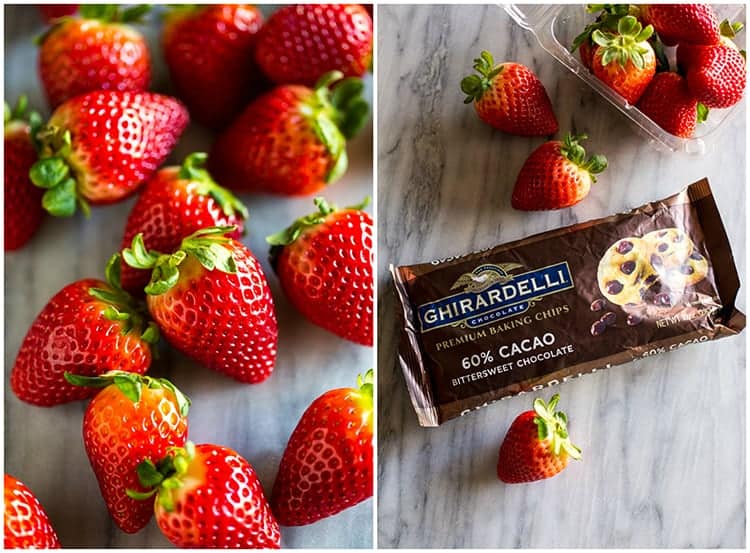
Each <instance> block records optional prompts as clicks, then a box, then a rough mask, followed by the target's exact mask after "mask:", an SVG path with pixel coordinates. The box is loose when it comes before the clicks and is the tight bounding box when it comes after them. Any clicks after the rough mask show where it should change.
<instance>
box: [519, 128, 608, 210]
mask: <svg viewBox="0 0 750 553" xmlns="http://www.w3.org/2000/svg"><path fill="white" fill-rule="evenodd" d="M586 138H587V137H586V135H585V134H580V135H577V136H576V135H573V134H568V135H567V136H566V137H565V140H563V141H562V142H560V141H559V140H551V141H549V142H545V143H544V144H542V145H541V146H539V147H538V148H537V149H536V150H534V151H533V152H532V153H531V155H530V156H529V158H528V159H527V160H526V161H525V162H524V164H523V167H521V172H520V173H518V178H517V179H516V185H515V187H514V188H513V197H512V198H511V205H512V206H513V207H514V208H515V209H520V210H523V211H534V210H540V209H560V208H563V207H569V206H571V205H574V204H577V203H578V202H580V201H581V200H582V199H583V198H585V197H586V196H587V195H588V193H589V190H590V189H591V183H592V182H596V177H595V176H594V175H596V174H598V173H601V172H602V171H604V169H606V168H607V158H606V157H604V156H603V155H595V156H592V157H590V158H589V159H588V160H587V159H586V150H584V148H583V146H581V145H580V144H579V143H580V142H581V141H583V140H585V139H586Z"/></svg>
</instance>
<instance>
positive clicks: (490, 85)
mask: <svg viewBox="0 0 750 553" xmlns="http://www.w3.org/2000/svg"><path fill="white" fill-rule="evenodd" d="M474 70H475V71H476V72H477V73H479V74H478V75H469V76H468V77H465V78H464V79H463V80H462V81H461V91H462V92H463V93H464V94H466V99H465V100H464V104H470V103H472V102H473V103H474V109H476V112H477V115H479V118H480V119H481V120H482V121H484V122H485V123H487V124H489V125H491V126H493V127H495V128H496V129H499V130H501V131H503V132H506V133H508V134H515V135H519V136H545V135H548V134H555V133H556V132H557V131H558V129H559V126H558V124H557V119H556V118H555V113H554V111H552V103H551V102H550V100H549V96H547V91H546V90H545V89H544V85H543V84H542V82H541V81H540V80H539V79H538V78H537V76H536V75H534V73H533V72H532V71H531V69H529V68H528V67H525V66H523V65H521V64H520V63H513V62H505V63H501V64H499V65H495V62H494V59H493V58H492V54H490V53H489V52H487V51H486V50H484V51H482V53H481V55H480V56H479V57H478V58H476V59H475V60H474Z"/></svg>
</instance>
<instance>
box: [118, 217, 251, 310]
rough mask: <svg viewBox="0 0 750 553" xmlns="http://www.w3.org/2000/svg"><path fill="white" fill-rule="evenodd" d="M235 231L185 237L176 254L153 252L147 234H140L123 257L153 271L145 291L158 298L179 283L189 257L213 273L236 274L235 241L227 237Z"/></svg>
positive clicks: (207, 230) (211, 229)
mask: <svg viewBox="0 0 750 553" xmlns="http://www.w3.org/2000/svg"><path fill="white" fill-rule="evenodd" d="M234 230H236V227H235V226H227V227H209V228H205V229H201V230H199V231H197V232H194V233H193V234H191V235H190V236H188V237H187V238H185V239H184V240H183V241H182V244H181V245H180V249H179V250H177V251H176V252H174V253H172V254H162V253H159V252H155V251H149V250H148V249H147V248H146V245H145V244H144V242H143V234H142V233H139V234H137V235H136V236H135V237H134V238H133V242H132V244H131V247H130V248H125V249H124V250H123V251H122V258H123V259H124V260H125V263H127V264H128V265H130V266H131V267H133V268H135V269H152V273H151V281H150V282H149V283H148V285H147V286H146V287H145V288H144V291H145V292H146V293H147V294H149V295H152V296H158V295H160V294H163V293H165V292H167V291H169V290H170V289H172V288H173V287H174V286H175V285H176V284H177V282H178V281H179V279H180V265H181V264H182V262H183V261H185V259H187V257H188V255H190V256H192V257H193V258H195V259H196V260H197V261H198V262H199V263H200V264H201V265H202V266H203V267H204V268H205V269H207V270H209V271H213V270H219V271H222V272H224V273H236V272H237V265H236V263H235V261H234V257H233V255H232V248H231V242H232V239H231V238H227V237H226V236H225V235H226V234H227V233H230V232H233V231H234Z"/></svg>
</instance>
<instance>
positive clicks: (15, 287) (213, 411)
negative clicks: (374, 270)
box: [4, 6, 373, 548]
mask: <svg viewBox="0 0 750 553" xmlns="http://www.w3.org/2000/svg"><path fill="white" fill-rule="evenodd" d="M264 11H266V12H268V11H269V8H268V7H264ZM156 28H157V27H156V25H155V24H154V25H152V26H151V27H150V28H149V29H148V31H147V32H148V35H149V43H150V46H151V51H152V55H153V57H154V61H155V65H156V71H155V72H156V78H155V82H154V86H153V88H154V89H155V90H157V91H164V90H167V83H166V79H165V73H164V67H163V61H162V58H161V52H160V48H159V46H158V39H157V30H156ZM5 30H6V38H5V49H6V50H5V63H6V65H5V94H6V97H8V98H10V99H11V100H12V101H15V99H16V97H17V96H18V94H20V93H21V92H22V91H25V92H27V93H28V94H29V96H30V101H31V105H32V106H36V107H43V106H44V102H43V96H42V91H41V88H40V83H39V80H38V77H37V73H36V51H35V47H34V45H33V43H32V37H34V36H36V35H37V34H39V33H40V32H41V31H42V26H41V22H40V20H39V19H38V16H37V13H36V8H35V7H34V6H26V7H6V8H5ZM368 82H369V78H368ZM210 143H211V135H210V133H208V132H207V131H205V130H203V129H200V128H191V129H189V131H188V132H187V133H186V135H185V136H184V137H183V138H182V140H181V141H180V143H179V145H178V146H177V148H176V150H175V152H173V154H172V156H171V158H170V162H178V161H181V160H182V159H183V158H184V156H185V155H186V154H188V153H190V152H192V151H195V150H198V149H202V148H208V147H209V145H210ZM349 153H350V160H351V164H350V168H349V172H348V173H347V175H346V176H345V177H344V178H343V179H342V180H341V181H339V182H337V183H335V184H334V185H332V186H331V188H330V189H329V190H328V191H326V193H325V194H326V196H327V197H328V198H330V199H332V200H333V201H335V202H336V203H337V204H339V205H351V204H355V203H358V202H359V201H360V200H361V199H362V198H363V197H364V196H365V195H367V194H371V188H372V178H371V174H372V172H371V165H372V163H371V158H372V125H371V124H368V126H367V127H366V128H365V129H364V131H363V132H362V134H361V135H360V136H359V137H358V138H357V139H356V140H354V142H353V143H351V144H350V146H349ZM242 200H243V201H245V202H246V204H247V206H248V209H249V211H250V220H249V223H248V225H247V227H248V235H247V236H246V238H245V240H244V242H245V243H246V244H247V245H248V246H249V247H250V248H251V249H252V250H253V251H254V252H255V253H256V255H257V256H258V257H259V258H260V259H261V261H262V262H263V267H264V270H265V271H266V274H267V276H268V279H269V282H270V285H271V290H272V293H273V296H274V299H275V302H276V309H277V314H278V318H279V357H278V361H277V364H276V370H275V372H274V374H273V375H272V376H271V378H270V379H269V380H268V381H266V382H264V383H262V384H260V385H256V386H252V385H243V384H239V383H237V382H235V381H233V380H231V379H229V378H225V377H223V376H221V375H219V374H218V373H215V372H213V371H210V370H208V369H205V368H203V367H200V366H197V365H196V364H195V363H192V362H191V361H189V360H187V359H186V358H184V357H182V356H180V355H178V354H177V353H176V352H174V351H172V350H168V349H166V348H165V349H164V351H163V356H162V358H161V359H160V360H159V361H158V362H157V363H156V364H155V365H154V367H153V369H152V371H151V372H152V374H155V375H158V376H165V377H168V378H170V379H172V380H173V382H175V384H177V385H178V386H179V387H180V388H181V389H182V390H183V391H184V392H185V393H187V394H188V395H189V396H190V397H191V398H192V400H193V406H192V409H191V411H190V416H189V425H190V431H189V437H190V439H191V440H193V441H195V442H196V443H203V442H211V443H216V444H221V445H226V446H229V447H232V448H234V449H236V450H237V451H238V452H239V453H240V454H241V455H243V456H244V457H246V458H247V459H248V460H249V461H250V463H251V464H252V465H253V466H254V467H255V469H256V470H257V472H258V474H259V476H260V479H261V481H262V482H263V485H264V488H265V489H266V490H267V491H270V488H271V485H272V484H273V479H274V476H275V474H276V470H277V467H278V463H279V461H280V459H281V455H282V453H283V450H284V447H285V445H286V442H287V439H288V438H289V435H290V434H291V432H292V430H293V429H294V426H295V425H296V424H297V421H298V419H299V417H300V415H301V414H302V412H303V411H304V410H305V409H306V408H307V406H308V405H309V403H310V402H311V401H312V400H313V399H315V398H316V397H317V396H318V395H320V394H322V393H323V392H324V391H326V390H328V389H330V388H337V387H342V386H351V385H353V384H354V382H355V380H356V376H357V373H358V372H361V371H364V370H366V369H367V368H369V367H371V366H372V365H373V349H372V348H366V347H361V346H357V345H354V344H351V343H349V342H346V341H344V340H342V339H340V338H338V337H336V336H334V335H332V334H329V333H327V332H325V331H324V330H321V329H319V328H318V327H316V326H314V325H312V324H311V323H309V322H307V321H306V320H305V319H303V318H302V317H301V316H300V315H298V314H297V312H296V311H295V310H294V309H293V308H292V307H291V305H290V304H289V303H288V302H287V301H286V299H285V297H284V295H283V293H282V292H281V289H280V288H279V285H278V280H277V279H276V277H275V276H274V275H273V273H272V271H271V268H270V266H269V264H268V262H267V259H266V258H267V251H268V248H267V246H266V243H265V236H266V235H267V234H270V233H271V232H275V231H277V230H279V229H280V228H281V227H283V226H285V225H286V224H287V222H291V221H292V220H293V219H294V218H296V217H298V216H300V215H302V214H305V213H308V212H310V211H311V210H312V209H313V208H314V206H313V204H312V198H302V199H283V198H276V197H270V196H268V197H264V196H249V195H244V196H242ZM133 201H134V200H129V201H127V202H124V203H121V204H118V205H114V206H111V207H104V208H97V209H94V210H93V211H92V215H91V218H90V219H89V220H85V219H84V218H82V217H78V218H76V219H74V220H53V219H52V218H50V219H48V220H47V221H46V222H45V223H44V225H43V227H42V229H41V231H40V232H39V234H38V235H37V236H36V237H35V238H34V239H33V241H32V242H31V243H30V244H29V245H28V246H27V247H26V248H25V249H23V250H22V251H20V252H18V253H13V254H10V255H6V256H5V383H6V386H5V410H4V412H5V470H6V472H9V473H11V474H13V475H14V476H16V477H17V478H19V479H20V480H22V481H23V482H24V483H26V484H27V485H28V486H29V487H30V488H31V489H32V490H33V491H34V493H35V494H36V495H37V496H38V497H39V499H40V501H41V502H42V504H43V505H44V507H45V509H46V511H47V513H48V514H49V516H50V519H51V521H52V524H53V525H54V527H55V528H56V530H57V532H58V535H59V537H60V541H61V542H62V544H63V545H64V546H66V547H169V546H170V543H169V542H168V541H167V540H166V539H165V538H164V537H163V536H162V534H161V532H160V531H159V529H158V528H157V526H156V524H155V523H154V522H153V521H152V522H151V523H150V524H149V526H148V527H147V528H145V529H144V530H143V531H141V532H140V533H138V534H135V535H127V534H124V533H123V532H121V531H120V530H119V529H118V528H117V527H116V526H115V525H114V524H113V523H112V521H111V519H110V517H109V515H108V513H107V511H106V508H105V506H104V502H103V501H102V498H101V495H100V493H99V489H98V487H97V484H96V479H95V478H94V474H93V472H92V471H91V469H90V467H89V464H88V460H87V458H86V454H85V452H84V450H83V444H82V439H81V420H82V416H83V412H84V409H85V406H86V404H85V402H80V403H73V404H67V405H63V406H59V407H55V408H51V409H44V408H39V407H34V406H31V405H28V404H25V403H22V402H21V401H19V400H18V399H17V398H16V397H15V396H14V395H13V393H12V391H11V390H10V386H9V385H8V379H9V375H10V370H11V367H12V365H13V361H14V359H15V355H16V352H17V351H18V348H19V346H20V344H21V340H22V339H23V336H24V334H25V333H26V330H27V329H28V327H29V325H30V324H31V322H32V321H33V319H34V317H35V316H36V314H37V313H38V312H39V310H40V309H41V308H42V307H43V306H44V304H45V303H46V302H47V300H48V299H49V298H50V297H51V296H52V295H53V294H55V293H56V292H57V291H58V290H59V289H60V288H62V287H63V286H64V285H65V284H67V283H69V282H72V281H74V280H77V279H80V278H83V277H101V276H102V272H103V269H104V264H105V263H106V261H107V258H108V257H109V256H110V255H111V253H112V252H114V251H115V250H116V249H117V248H118V246H119V244H120V239H121V236H122V231H123V228H124V224H125V219H126V217H127V214H128V212H129V210H130V208H131V206H132V205H133ZM372 511H373V502H372V500H368V501H366V502H363V503H361V504H360V505H358V506H356V507H354V508H351V509H349V510H347V511H345V512H343V513H341V514H339V515H337V516H335V517H332V518H329V519H326V520H323V521H320V522H318V523H316V524H313V525H310V526H306V527H299V528H282V545H284V546H286V547H316V548H320V547H352V548H357V547H370V546H371V545H372V517H373V515H372Z"/></svg>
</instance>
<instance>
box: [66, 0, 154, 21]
mask: <svg viewBox="0 0 750 553" xmlns="http://www.w3.org/2000/svg"><path fill="white" fill-rule="evenodd" d="M78 11H79V13H80V15H81V17H82V18H83V19H96V20H99V21H104V22H110V23H141V22H143V18H144V17H145V15H146V14H147V13H149V12H150V11H151V5H150V4H138V5H135V6H131V7H129V8H125V9H122V6H119V5H117V4H81V6H80V8H79V9H78Z"/></svg>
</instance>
